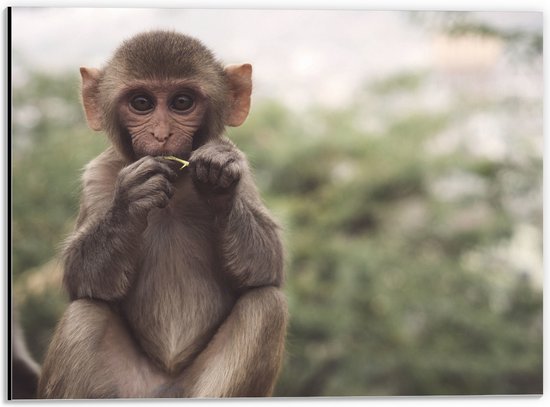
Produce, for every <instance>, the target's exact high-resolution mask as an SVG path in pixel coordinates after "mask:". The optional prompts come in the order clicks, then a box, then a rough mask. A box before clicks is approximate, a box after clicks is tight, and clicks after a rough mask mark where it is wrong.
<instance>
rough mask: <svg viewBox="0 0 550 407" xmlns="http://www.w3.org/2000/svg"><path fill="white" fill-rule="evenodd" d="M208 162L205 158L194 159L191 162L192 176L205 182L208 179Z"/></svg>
mask: <svg viewBox="0 0 550 407" xmlns="http://www.w3.org/2000/svg"><path fill="white" fill-rule="evenodd" d="M209 168H210V163H209V162H208V161H205V160H196V161H193V162H192V169H193V172H192V174H194V178H196V179H197V180H198V181H200V182H202V183H205V184H206V183H207V182H208V179H209Z"/></svg>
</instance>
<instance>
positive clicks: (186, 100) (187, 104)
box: [170, 93, 195, 112]
mask: <svg viewBox="0 0 550 407" xmlns="http://www.w3.org/2000/svg"><path fill="white" fill-rule="evenodd" d="M194 104H195V101H194V100H193V98H192V97H191V96H189V95H187V94H185V93H182V94H179V95H176V97H175V98H174V99H173V100H172V104H171V105H170V107H171V108H172V109H173V110H175V111H176V112H185V111H187V110H189V109H191V108H192V107H193V105H194Z"/></svg>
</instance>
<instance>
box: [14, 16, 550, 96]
mask: <svg viewBox="0 0 550 407" xmlns="http://www.w3.org/2000/svg"><path fill="white" fill-rule="evenodd" d="M484 14H485V16H484V18H486V19H489V20H491V21H496V22H497V23H498V24H501V25H506V26H523V27H530V28H534V29H540V27H541V25H542V18H541V14H540V13H496V14H495V13H484ZM12 17H13V34H12V41H13V52H14V59H13V60H14V82H15V83H17V80H18V79H19V78H18V75H19V74H20V72H19V71H18V69H17V67H18V66H19V63H21V62H24V63H25V64H28V65H30V66H32V67H33V69H34V70H38V71H42V72H57V71H67V72H70V71H72V72H75V73H76V72H78V68H79V67H80V66H101V65H102V64H103V63H104V62H105V61H106V59H107V58H108V56H109V55H110V54H111V53H112V51H113V50H114V49H115V48H116V47H117V45H118V44H119V43H120V42H121V41H122V40H124V39H125V38H128V37H130V36H131V35H133V34H136V33H138V32H141V31H144V30H150V29H159V28H161V29H174V30H177V31H180V32H183V33H186V34H189V35H192V36H195V37H197V38H199V39H200V40H202V41H203V42H204V43H205V44H206V45H207V46H209V47H210V48H212V49H213V51H214V52H215V53H216V54H217V55H218V56H219V57H220V58H221V59H222V60H223V61H225V62H227V63H237V62H250V63H252V65H253V66H254V82H255V88H254V95H255V97H266V96H269V97H273V98H277V99H281V100H283V101H285V102H287V103H292V104H294V105H296V106H302V105H304V104H307V103H308V102H310V101H312V100H315V101H317V102H321V103H323V104H326V105H328V106H338V105H340V104H341V103H344V102H346V101H348V99H349V96H350V94H352V92H353V91H354V89H356V88H357V87H358V86H361V85H362V84H364V83H365V82H367V81H369V80H373V79H376V78H377V77H382V76H387V75H389V74H392V73H396V72H401V71H405V70H423V69H429V68H430V67H431V66H432V64H433V38H432V34H431V33H429V32H427V31H426V30H425V29H423V28H422V27H420V26H418V25H416V24H414V23H413V22H411V20H410V18H409V16H408V15H407V14H406V13H403V12H398V11H382V12H380V11H338V10H327V11H320V10H302V11H300V10H219V9H218V10H216V9H213V10H197V9H194V10H192V9H123V8H121V9H106V8H103V9H102V8H89V9H88V8H34V9H29V8H15V9H13V14H12Z"/></svg>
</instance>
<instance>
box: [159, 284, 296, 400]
mask: <svg viewBox="0 0 550 407" xmlns="http://www.w3.org/2000/svg"><path fill="white" fill-rule="evenodd" d="M286 323H287V305H286V300H285V297H284V295H283V294H282V292H281V291H280V290H279V289H278V288H275V287H261V288H255V289H251V290H249V291H248V292H246V293H245V294H243V295H242V296H241V297H240V298H239V300H238V301H237V303H236V304H235V306H234V308H233V310H232V311H231V314H230V315H229V316H228V318H227V319H226V320H225V322H224V323H223V324H222V326H221V327H220V328H219V330H218V332H217V333H216V335H215V336H214V337H213V338H212V340H211V342H210V343H209V344H208V346H207V347H206V349H205V350H204V351H203V352H202V353H201V354H200V355H199V356H198V357H197V358H196V359H195V361H194V362H193V364H192V365H191V366H190V367H188V368H187V369H186V370H185V371H184V375H183V377H182V380H180V381H179V383H175V384H174V385H173V387H172V388H171V389H167V390H168V392H170V391H171V393H172V394H167V396H168V397H177V396H178V395H180V396H181V395H185V396H188V397H245V396H249V397H254V396H256V397H259V396H269V395H271V393H272V392H273V387H274V385H275V380H276V378H277V374H278V372H279V368H280V365H281V362H282V357H283V349H284V346H283V345H284V339H285V338H284V337H285V331H286ZM178 392H180V393H179V394H178Z"/></svg>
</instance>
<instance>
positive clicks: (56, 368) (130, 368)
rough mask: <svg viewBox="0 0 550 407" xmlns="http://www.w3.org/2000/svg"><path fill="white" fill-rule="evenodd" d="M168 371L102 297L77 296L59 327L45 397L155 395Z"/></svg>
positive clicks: (42, 386) (45, 371) (43, 385)
mask: <svg viewBox="0 0 550 407" xmlns="http://www.w3.org/2000/svg"><path fill="white" fill-rule="evenodd" d="M164 380H165V377H164V376H163V375H162V373H160V372H159V370H158V369H157V368H155V367H154V366H153V365H152V364H151V362H150V361H149V360H148V359H147V357H146V356H145V355H144V354H142V353H141V351H140V350H139V348H138V346H137V345H136V344H135V342H134V340H133V339H132V338H131V336H130V335H129V333H128V331H127V328H126V327H125V326H124V323H123V321H122V320H121V319H120V317H119V316H118V315H117V314H115V313H114V312H113V311H112V310H111V308H110V307H109V306H108V305H107V304H106V303H104V302H102V301H95V300H77V301H73V302H72V303H71V304H70V305H69V307H68V308H67V310H66V311H65V314H64V315H63V318H62V319H61V321H60V322H59V325H58V326H57V328H56V332H55V334H54V337H53V339H52V342H51V344H50V347H49V349H48V352H47V354H46V359H45V361H44V366H43V368H42V375H41V378H40V383H39V388H38V396H39V398H58V399H64V398H71V399H75V398H114V397H150V396H151V395H152V389H154V388H157V387H158V386H159V385H160V384H161V383H162V382H163V381H164Z"/></svg>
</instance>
